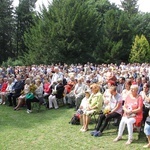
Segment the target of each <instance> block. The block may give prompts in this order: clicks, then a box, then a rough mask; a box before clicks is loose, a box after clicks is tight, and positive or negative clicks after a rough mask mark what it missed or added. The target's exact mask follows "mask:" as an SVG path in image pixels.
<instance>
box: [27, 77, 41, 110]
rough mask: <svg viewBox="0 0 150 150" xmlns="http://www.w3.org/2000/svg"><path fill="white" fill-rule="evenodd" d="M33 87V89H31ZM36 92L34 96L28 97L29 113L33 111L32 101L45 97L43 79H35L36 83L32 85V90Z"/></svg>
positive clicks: (38, 100)
mask: <svg viewBox="0 0 150 150" xmlns="http://www.w3.org/2000/svg"><path fill="white" fill-rule="evenodd" d="M31 89H32V90H31ZM31 91H32V93H34V97H33V98H27V97H26V104H27V113H31V112H32V110H31V102H40V99H41V98H43V85H42V83H41V80H39V79H37V80H36V81H35V85H34V84H32V85H30V92H31Z"/></svg>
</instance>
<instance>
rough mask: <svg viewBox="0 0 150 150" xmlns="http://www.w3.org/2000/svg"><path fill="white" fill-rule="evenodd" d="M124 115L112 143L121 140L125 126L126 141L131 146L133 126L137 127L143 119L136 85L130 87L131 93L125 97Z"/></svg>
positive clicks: (141, 103) (140, 98) (141, 104)
mask: <svg viewBox="0 0 150 150" xmlns="http://www.w3.org/2000/svg"><path fill="white" fill-rule="evenodd" d="M123 110H124V114H123V117H122V119H121V122H120V125H119V132H118V136H117V138H116V139H114V142H117V141H119V140H121V139H122V134H123V131H124V129H125V125H126V124H127V129H128V141H127V142H126V144H131V143H132V140H133V125H134V124H135V125H136V126H139V125H140V123H141V121H142V118H143V111H142V110H143V100H142V97H141V96H140V95H138V85H131V93H130V94H129V95H128V96H127V97H126V99H125V103H124V106H123Z"/></svg>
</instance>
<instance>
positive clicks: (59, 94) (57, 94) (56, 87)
mask: <svg viewBox="0 0 150 150" xmlns="http://www.w3.org/2000/svg"><path fill="white" fill-rule="evenodd" d="M51 88H52V93H51V95H50V96H49V97H48V100H49V108H50V109H51V108H53V104H54V108H55V109H58V104H57V99H61V98H63V96H64V95H63V94H64V85H63V80H62V79H61V78H59V79H58V81H57V83H55V84H54V83H53V85H52V87H51Z"/></svg>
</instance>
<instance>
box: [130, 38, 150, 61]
mask: <svg viewBox="0 0 150 150" xmlns="http://www.w3.org/2000/svg"><path fill="white" fill-rule="evenodd" d="M149 60H150V46H149V43H148V41H147V39H146V38H145V36H144V35H141V37H139V36H138V35H137V36H136V37H135V41H134V43H133V46H132V49H131V53H130V57H129V61H130V62H131V63H144V62H149Z"/></svg>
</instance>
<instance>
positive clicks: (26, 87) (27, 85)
mask: <svg viewBox="0 0 150 150" xmlns="http://www.w3.org/2000/svg"><path fill="white" fill-rule="evenodd" d="M30 84H31V80H30V78H27V79H26V80H25V85H24V89H23V91H22V92H21V95H20V96H19V97H18V104H17V106H16V107H15V108H14V110H19V109H20V107H21V106H22V105H23V103H25V96H26V94H27V93H29V91H30Z"/></svg>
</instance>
